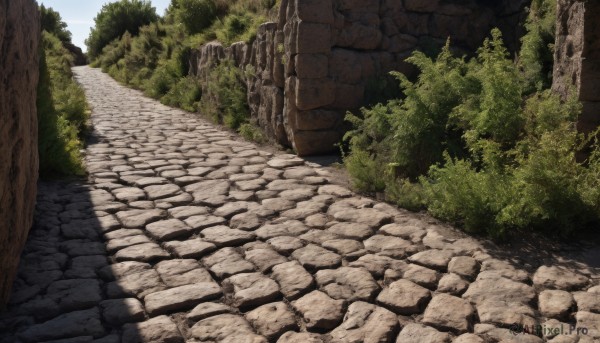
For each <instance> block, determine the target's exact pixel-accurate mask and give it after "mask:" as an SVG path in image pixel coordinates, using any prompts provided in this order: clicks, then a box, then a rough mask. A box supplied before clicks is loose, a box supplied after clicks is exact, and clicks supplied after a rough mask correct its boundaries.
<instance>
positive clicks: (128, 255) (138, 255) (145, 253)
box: [115, 243, 170, 262]
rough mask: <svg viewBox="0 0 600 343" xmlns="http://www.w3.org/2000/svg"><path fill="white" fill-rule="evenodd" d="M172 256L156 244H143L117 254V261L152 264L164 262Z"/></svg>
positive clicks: (124, 249)
mask: <svg viewBox="0 0 600 343" xmlns="http://www.w3.org/2000/svg"><path fill="white" fill-rule="evenodd" d="M169 257H170V255H169V253H167V252H166V251H164V250H163V249H162V248H161V247H160V246H159V245H158V244H156V243H143V244H136V245H132V246H129V247H127V248H123V249H121V250H119V251H118V252H117V253H116V254H115V258H116V259H117V261H138V262H151V261H157V260H164V259H167V258H169Z"/></svg>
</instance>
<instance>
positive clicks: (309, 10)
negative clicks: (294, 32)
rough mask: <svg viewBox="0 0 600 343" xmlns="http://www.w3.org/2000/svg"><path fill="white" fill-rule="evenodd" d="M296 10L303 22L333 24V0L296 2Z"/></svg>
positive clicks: (302, 0)
mask: <svg viewBox="0 0 600 343" xmlns="http://www.w3.org/2000/svg"><path fill="white" fill-rule="evenodd" d="M296 9H297V11H298V18H300V20H302V21H306V22H311V23H321V24H333V6H332V3H331V0H296Z"/></svg>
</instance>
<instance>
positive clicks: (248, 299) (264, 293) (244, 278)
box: [223, 273, 279, 308]
mask: <svg viewBox="0 0 600 343" xmlns="http://www.w3.org/2000/svg"><path fill="white" fill-rule="evenodd" d="M223 287H224V288H225V289H230V290H231V291H232V293H233V295H232V301H233V305H234V306H237V307H240V308H247V307H250V306H258V305H262V304H265V303H268V302H271V301H273V300H275V299H276V298H277V296H278V295H279V286H278V285H277V283H276V282H275V281H273V280H271V279H270V278H268V277H266V276H264V275H263V274H261V273H241V274H237V275H234V276H232V277H230V278H228V279H225V280H224V281H223Z"/></svg>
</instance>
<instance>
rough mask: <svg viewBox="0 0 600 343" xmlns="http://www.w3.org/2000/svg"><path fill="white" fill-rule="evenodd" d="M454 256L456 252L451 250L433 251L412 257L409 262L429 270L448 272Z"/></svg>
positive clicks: (419, 253) (422, 252) (426, 251)
mask: <svg viewBox="0 0 600 343" xmlns="http://www.w3.org/2000/svg"><path fill="white" fill-rule="evenodd" d="M453 256H454V252H452V251H449V250H438V249H431V250H425V251H421V252H418V253H416V254H414V255H411V256H410V257H409V258H408V260H409V261H410V262H412V263H417V264H420V265H422V266H425V267H428V268H432V269H436V270H440V271H446V270H447V269H448V263H450V260H451V259H452V257H453Z"/></svg>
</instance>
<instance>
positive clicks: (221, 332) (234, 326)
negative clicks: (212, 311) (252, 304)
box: [191, 314, 268, 343]
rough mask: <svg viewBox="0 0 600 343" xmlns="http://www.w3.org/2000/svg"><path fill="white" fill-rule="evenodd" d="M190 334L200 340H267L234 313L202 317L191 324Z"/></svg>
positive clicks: (257, 341)
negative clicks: (194, 323)
mask: <svg viewBox="0 0 600 343" xmlns="http://www.w3.org/2000/svg"><path fill="white" fill-rule="evenodd" d="M191 335H192V337H194V338H196V339H198V340H200V341H201V342H232V343H233V342H252V343H267V342H268V341H267V339H266V338H265V337H262V336H259V335H257V334H256V333H255V332H254V330H253V329H252V327H251V326H250V324H249V323H248V321H246V320H245V319H244V318H243V317H240V316H238V315H234V314H221V315H217V316H213V317H209V318H206V319H203V320H201V321H199V322H198V323H196V325H194V326H192V328H191Z"/></svg>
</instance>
